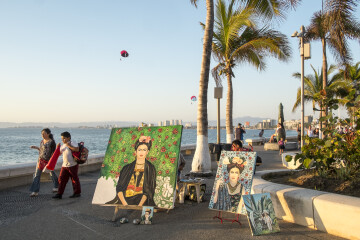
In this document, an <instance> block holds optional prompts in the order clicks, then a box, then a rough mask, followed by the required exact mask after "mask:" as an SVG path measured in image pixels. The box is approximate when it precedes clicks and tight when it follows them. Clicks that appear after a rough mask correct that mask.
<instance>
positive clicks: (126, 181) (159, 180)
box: [92, 125, 182, 209]
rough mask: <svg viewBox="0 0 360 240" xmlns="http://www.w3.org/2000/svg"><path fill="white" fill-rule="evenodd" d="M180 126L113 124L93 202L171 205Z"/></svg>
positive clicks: (169, 206)
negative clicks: (117, 126) (126, 125)
mask: <svg viewBox="0 0 360 240" xmlns="http://www.w3.org/2000/svg"><path fill="white" fill-rule="evenodd" d="M181 134H182V126H181V125H175V126H162V127H131V128H113V129H112V131H111V135H110V139H109V142H108V147H107V150H106V153H105V157H104V161H103V163H102V165H101V171H100V177H99V179H98V182H97V185H96V189H95V193H94V197H93V200H92V203H93V204H101V205H103V204H116V205H123V206H128V205H129V206H137V207H139V209H140V208H141V207H142V206H154V207H158V208H166V209H170V208H173V207H174V202H175V191H176V180H177V168H178V161H179V155H180V146H181Z"/></svg>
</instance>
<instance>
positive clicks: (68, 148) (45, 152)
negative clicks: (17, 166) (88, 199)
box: [30, 128, 81, 199]
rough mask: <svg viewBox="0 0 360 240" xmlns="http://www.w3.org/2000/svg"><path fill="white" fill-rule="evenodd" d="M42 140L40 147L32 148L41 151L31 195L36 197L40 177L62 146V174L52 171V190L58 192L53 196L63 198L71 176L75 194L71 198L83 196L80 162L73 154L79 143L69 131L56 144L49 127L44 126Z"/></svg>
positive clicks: (62, 134)
mask: <svg viewBox="0 0 360 240" xmlns="http://www.w3.org/2000/svg"><path fill="white" fill-rule="evenodd" d="M41 136H42V140H41V142H40V147H37V146H31V147H30V148H32V149H36V150H38V151H39V158H38V162H37V165H36V171H35V174H34V179H33V182H32V184H31V186H30V192H31V194H30V197H36V196H38V194H39V191H40V178H41V173H42V172H43V171H44V169H46V168H45V167H46V165H47V164H48V162H49V160H50V158H51V156H52V155H53V153H54V152H55V149H56V148H57V147H60V154H62V155H63V164H62V167H61V170H60V175H59V177H57V175H56V173H55V172H54V171H50V176H51V179H52V181H53V184H54V187H53V189H52V191H53V192H54V193H56V195H55V196H53V198H54V199H61V198H62V195H63V193H64V191H65V187H66V184H67V182H68V181H69V178H71V182H72V186H73V194H72V195H71V196H70V198H76V197H80V196H81V186H80V180H79V177H78V168H79V165H78V163H77V162H76V161H75V160H74V157H73V155H72V153H73V152H78V151H79V146H78V143H77V142H75V141H73V140H71V135H70V133H69V132H63V133H61V141H62V143H63V144H62V145H61V146H60V143H59V144H58V145H56V143H55V140H54V137H53V135H52V133H51V130H50V129H49V128H44V129H43V130H42V131H41Z"/></svg>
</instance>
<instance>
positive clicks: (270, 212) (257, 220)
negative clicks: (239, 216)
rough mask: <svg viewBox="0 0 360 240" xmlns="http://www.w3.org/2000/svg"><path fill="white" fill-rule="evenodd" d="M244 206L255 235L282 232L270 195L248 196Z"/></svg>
mask: <svg viewBox="0 0 360 240" xmlns="http://www.w3.org/2000/svg"><path fill="white" fill-rule="evenodd" d="M244 205H245V208H246V212H247V216H248V220H249V224H250V228H251V232H252V234H253V235H255V236H257V235H263V234H269V233H275V232H279V231H280V228H279V225H278V221H277V219H276V216H275V211H274V207H273V203H272V201H271V197H270V193H261V194H251V195H246V196H244Z"/></svg>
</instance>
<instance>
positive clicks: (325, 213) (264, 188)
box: [252, 169, 360, 239]
mask: <svg viewBox="0 0 360 240" xmlns="http://www.w3.org/2000/svg"><path fill="white" fill-rule="evenodd" d="M283 171H289V170H287V169H285V170H283V169H281V170H268V171H259V172H256V175H254V179H253V185H252V193H266V192H268V193H270V195H271V199H272V202H273V206H274V209H275V213H276V217H277V218H279V219H283V220H285V221H288V222H292V223H296V224H299V225H302V226H306V227H309V228H313V229H316V230H320V231H323V232H327V233H329V234H332V235H335V236H339V237H343V238H348V239H360V228H359V226H360V224H359V223H360V198H357V197H351V196H344V195H340V194H335V193H328V192H323V191H316V190H311V189H305V188H300V187H294V186H289V185H283V184H277V183H272V182H269V181H266V180H264V179H262V177H261V176H262V175H264V174H267V173H273V172H283Z"/></svg>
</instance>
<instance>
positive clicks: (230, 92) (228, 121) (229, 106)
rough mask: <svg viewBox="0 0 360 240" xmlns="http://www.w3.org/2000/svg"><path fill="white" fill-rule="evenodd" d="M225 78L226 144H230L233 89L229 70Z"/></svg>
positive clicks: (232, 136) (232, 134) (231, 136)
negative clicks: (226, 88) (226, 87)
mask: <svg viewBox="0 0 360 240" xmlns="http://www.w3.org/2000/svg"><path fill="white" fill-rule="evenodd" d="M226 77H227V85H228V91H227V98H226V142H227V143H232V141H233V140H234V131H233V114H232V113H233V88H232V79H231V68H229V71H228V73H227V74H226Z"/></svg>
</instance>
